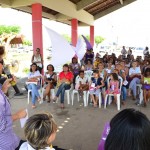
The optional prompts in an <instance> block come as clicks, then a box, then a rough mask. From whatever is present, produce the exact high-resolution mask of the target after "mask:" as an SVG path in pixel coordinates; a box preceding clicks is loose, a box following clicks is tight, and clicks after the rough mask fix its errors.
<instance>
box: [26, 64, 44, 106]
mask: <svg viewBox="0 0 150 150" xmlns="http://www.w3.org/2000/svg"><path fill="white" fill-rule="evenodd" d="M40 78H41V74H40V72H39V71H38V70H37V65H36V63H33V64H32V65H31V68H30V72H29V74H28V82H30V83H29V84H28V86H27V87H28V90H31V92H32V108H35V107H36V106H35V101H36V98H37V99H38V101H40V100H41V97H40V94H39V92H38V89H39V88H40Z"/></svg>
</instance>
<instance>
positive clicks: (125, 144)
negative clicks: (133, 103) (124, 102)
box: [105, 108, 150, 150]
mask: <svg viewBox="0 0 150 150" xmlns="http://www.w3.org/2000/svg"><path fill="white" fill-rule="evenodd" d="M149 137H150V121H149V119H148V118H147V117H146V115H144V114H143V113H141V112H140V111H137V110H135V109H133V108H130V109H124V110H123V111H121V112H120V113H118V114H117V115H116V116H115V117H114V118H112V120H111V122H110V132H109V134H108V136H107V139H106V143H105V150H149V149H150V138H149Z"/></svg>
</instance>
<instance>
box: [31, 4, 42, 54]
mask: <svg viewBox="0 0 150 150" xmlns="http://www.w3.org/2000/svg"><path fill="white" fill-rule="evenodd" d="M32 35H33V50H34V51H35V50H36V48H40V53H41V55H42V57H43V36H42V5H41V4H39V3H36V4H33V5H32Z"/></svg>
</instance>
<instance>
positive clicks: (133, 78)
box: [128, 61, 141, 100]
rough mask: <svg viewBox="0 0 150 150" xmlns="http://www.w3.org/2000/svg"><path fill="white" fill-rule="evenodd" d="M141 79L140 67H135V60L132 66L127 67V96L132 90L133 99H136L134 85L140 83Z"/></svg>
mask: <svg viewBox="0 0 150 150" xmlns="http://www.w3.org/2000/svg"><path fill="white" fill-rule="evenodd" d="M140 79H141V69H140V67H137V62H136V61H133V62H132V68H130V69H129V78H128V81H129V82H130V84H129V92H128V96H131V90H132V92H133V100H136V85H137V84H139V83H140Z"/></svg>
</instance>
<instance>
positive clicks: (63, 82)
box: [53, 64, 73, 109]
mask: <svg viewBox="0 0 150 150" xmlns="http://www.w3.org/2000/svg"><path fill="white" fill-rule="evenodd" d="M72 82H73V73H72V72H71V71H69V65H68V64H64V65H63V71H62V72H60V74H59V76H58V83H57V86H58V91H57V93H56V96H55V98H54V99H53V101H54V102H55V101H56V100H57V98H58V97H59V94H61V99H60V102H61V108H62V109H64V96H65V90H69V89H70V88H71V84H72Z"/></svg>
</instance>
